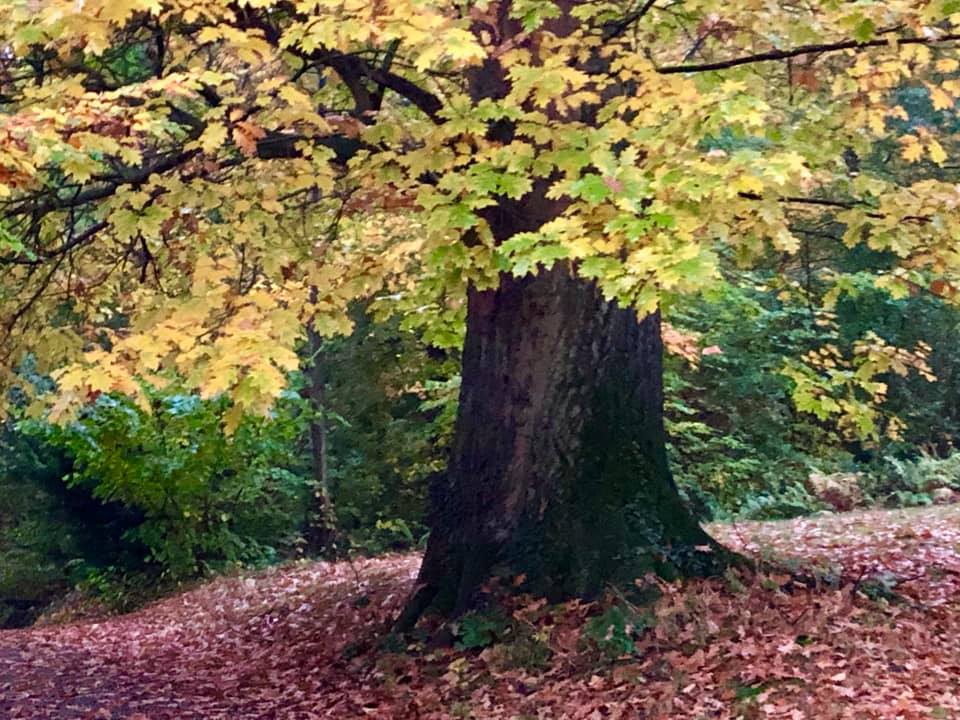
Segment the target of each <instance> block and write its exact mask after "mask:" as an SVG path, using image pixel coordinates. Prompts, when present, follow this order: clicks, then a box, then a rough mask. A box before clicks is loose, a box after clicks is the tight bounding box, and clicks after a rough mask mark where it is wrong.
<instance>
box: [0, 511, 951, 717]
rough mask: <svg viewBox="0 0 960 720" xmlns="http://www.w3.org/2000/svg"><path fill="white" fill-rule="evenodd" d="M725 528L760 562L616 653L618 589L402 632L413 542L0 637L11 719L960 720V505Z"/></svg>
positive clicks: (707, 587)
mask: <svg viewBox="0 0 960 720" xmlns="http://www.w3.org/2000/svg"><path fill="white" fill-rule="evenodd" d="M710 530H711V532H713V533H714V535H715V536H717V537H718V538H719V539H720V540H722V541H723V542H725V543H726V544H728V545H729V546H731V547H733V548H735V549H737V550H739V551H741V552H742V553H744V554H745V555H746V556H747V557H749V558H751V559H752V562H753V563H754V564H755V566H756V567H755V569H752V570H738V571H736V572H729V573H728V574H727V575H726V576H725V577H723V578H714V579H709V580H690V581H686V582H678V583H664V582H662V581H657V580H655V579H652V578H651V579H648V582H650V583H652V584H655V585H656V589H657V592H658V595H659V597H658V599H656V600H655V601H653V603H652V604H651V605H649V606H647V607H644V608H642V610H643V612H644V613H646V616H647V617H648V618H649V621H647V622H644V623H642V624H641V625H639V626H636V627H633V626H629V627H626V628H625V630H622V632H627V631H629V633H630V634H629V638H628V640H627V641H626V645H625V646H623V647H621V648H619V650H618V651H617V653H616V654H614V655H610V654H609V653H602V652H599V651H598V650H597V647H596V644H595V643H591V642H590V639H589V637H588V633H587V632H586V631H585V628H587V627H588V626H589V624H590V622H591V619H592V618H597V617H598V616H603V615H602V613H603V611H604V609H605V608H609V607H610V606H611V605H612V604H616V603H618V602H628V601H627V600H625V599H623V597H622V596H618V595H611V596H610V597H609V598H606V599H605V600H604V601H602V602H587V601H571V602H569V603H565V604H562V605H554V606H549V605H547V604H546V603H544V602H543V601H542V600H535V599H533V598H529V597H523V596H520V597H515V598H514V599H513V600H512V601H511V604H510V606H509V607H507V608H506V611H505V612H507V613H511V620H510V621H511V623H512V627H514V628H516V632H517V633H519V634H520V637H518V638H517V639H515V640H512V641H510V642H506V641H504V642H501V643H500V644H494V645H492V646H488V647H484V648H480V647H470V648H464V647H463V644H460V645H459V647H461V648H463V649H457V647H458V645H452V646H451V644H450V643H446V644H440V645H441V646H439V647H438V646H437V645H438V643H431V642H429V641H427V640H416V641H409V644H406V645H405V644H404V643H399V644H398V643H397V642H392V643H391V642H389V641H388V642H384V629H385V628H386V627H387V626H388V625H389V622H390V619H391V618H392V617H394V616H395V614H396V613H397V612H398V610H399V608H400V607H401V605H402V603H403V601H404V599H405V598H406V596H407V593H409V592H410V590H411V589H412V587H413V584H414V581H415V576H416V571H417V567H418V564H419V556H417V555H413V554H408V555H391V556H386V557H382V558H376V559H360V560H355V561H353V562H352V563H349V562H340V563H325V562H316V563H297V564H292V565H288V566H284V567H279V568H273V569H270V570H267V571H263V572H258V573H254V574H249V575H245V576H241V577H223V578H219V579H216V580H214V581H212V582H210V583H208V584H205V585H203V586H200V587H198V588H196V589H193V590H190V591H187V592H184V593H181V594H179V595H177V596H174V597H170V598H167V599H165V600H162V601H159V602H157V603H154V604H151V605H149V606H147V607H144V608H142V609H141V610H139V611H137V612H134V613H131V614H129V615H123V616H117V617H108V618H101V619H93V620H81V621H77V622H72V623H68V624H65V625H58V626H45V627H34V628H30V629H26V630H12V631H5V632H2V633H0V717H2V718H10V719H11V720H15V719H20V718H24V719H26V718H30V719H33V718H53V719H59V718H63V719H71V720H73V719H78V720H79V719H87V718H90V719H93V720H114V719H120V718H126V719H128V720H192V719H194V718H196V719H203V720H207V719H210V720H213V719H216V718H224V719H227V718H229V719H230V720H245V719H247V718H251V719H253V718H256V719H261V718H263V719H268V718H273V719H276V720H287V719H289V720H299V719H301V718H302V719H304V720H309V719H317V718H386V719H392V718H397V719H406V718H410V719H423V720H428V719H437V720H440V719H446V718H478V719H481V718H490V719H491V720H497V719H501V718H502V719H504V720H506V719H510V720H531V719H537V720H540V719H544V720H545V719H551V720H552V719H557V720H566V719H569V720H581V719H583V720H605V719H613V720H615V719H617V718H622V719H627V718H691V719H693V718H747V719H749V718H788V719H789V720H801V719H804V718H817V719H818V720H819V719H821V718H822V719H826V720H830V719H833V718H837V719H841V718H857V719H859V718H884V719H886V718H890V719H891V720H892V719H895V718H900V719H902V720H913V719H915V718H916V719H919V718H957V717H960V592H958V591H960V506H943V507H931V508H921V509H914V510H903V511H861V512H854V513H844V514H837V515H825V516H819V517H810V518H802V519H797V520H792V521H779V522H751V523H739V524H735V525H714V526H711V528H710ZM785 568H786V570H785ZM603 617H606V616H603Z"/></svg>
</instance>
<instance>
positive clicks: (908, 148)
mask: <svg viewBox="0 0 960 720" xmlns="http://www.w3.org/2000/svg"><path fill="white" fill-rule="evenodd" d="M900 144H901V145H902V146H903V147H902V148H901V149H900V156H901V157H902V158H903V159H904V160H906V161H907V162H917V160H919V159H920V158H921V157H923V145H921V144H920V140H919V139H918V138H917V136H916V135H904V136H903V137H901V138H900Z"/></svg>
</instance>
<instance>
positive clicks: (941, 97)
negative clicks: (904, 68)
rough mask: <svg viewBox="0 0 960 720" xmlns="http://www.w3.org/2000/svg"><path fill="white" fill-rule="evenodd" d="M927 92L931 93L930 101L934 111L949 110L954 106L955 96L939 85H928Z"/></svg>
mask: <svg viewBox="0 0 960 720" xmlns="http://www.w3.org/2000/svg"><path fill="white" fill-rule="evenodd" d="M927 90H929V91H930V101H931V102H932V103H933V109H934V110H949V109H950V108H952V107H953V106H954V103H955V101H954V99H953V96H952V95H950V94H949V93H948V92H947V91H946V90H944V89H943V88H942V87H940V86H939V85H930V84H928V85H927Z"/></svg>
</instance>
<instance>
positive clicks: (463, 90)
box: [0, 0, 960, 411]
mask: <svg viewBox="0 0 960 720" xmlns="http://www.w3.org/2000/svg"><path fill="white" fill-rule="evenodd" d="M635 10H636V8H635V7H634V6H633V4H627V3H618V2H612V3H601V4H588V5H582V6H578V7H576V8H575V9H574V10H573V11H572V12H571V13H570V14H569V15H564V10H563V8H562V7H561V6H559V5H557V4H556V3H553V2H547V1H544V0H523V2H514V3H512V4H511V6H510V8H509V14H510V17H511V22H510V23H508V25H509V27H506V26H505V25H503V23H502V22H500V20H499V19H498V18H499V16H498V15H497V11H496V9H495V8H494V7H493V6H487V5H483V4H480V5H477V6H475V7H471V8H469V9H468V10H464V11H463V12H462V13H454V12H451V11H450V6H449V4H448V3H440V2H434V1H433V0H427V1H426V2H420V1H414V0H387V1H386V2H382V3H377V4H375V5H373V6H371V4H370V3H369V2H366V1H365V0H303V1H302V2H293V3H286V4H284V3H276V2H273V1H272V0H254V1H252V2H247V3H242V4H240V5H237V4H235V3H229V2H226V0H203V1H202V2H196V1H194V0H190V1H187V0H165V1H163V2H160V0H125V1H124V2H121V3H107V2H105V0H89V1H88V2H85V3H77V2H74V1H73V0H51V2H49V3H44V4H43V7H42V9H41V10H40V11H39V12H37V11H35V8H34V7H33V3H32V2H31V1H30V0H14V1H13V2H10V3H7V4H5V5H4V6H3V7H2V8H0V27H2V28H3V30H4V36H5V37H9V38H11V50H10V52H11V53H12V54H11V55H9V57H7V56H4V59H3V62H4V63H5V65H4V68H6V67H7V65H10V68H11V70H14V69H15V70H16V72H10V73H7V74H3V73H0V82H2V83H3V88H2V92H0V95H2V96H3V97H4V100H5V102H4V112H5V114H4V115H3V121H2V123H0V202H4V203H8V204H6V205H4V206H3V212H4V218H5V220H9V222H5V223H4V229H5V231H6V232H7V233H8V234H10V236H11V238H13V240H12V241H8V242H6V244H5V247H6V248H7V250H6V251H7V252H9V253H13V255H14V256H15V259H16V261H17V262H16V263H13V264H12V265H11V266H10V270H9V273H8V277H9V278H10V280H9V282H8V285H9V288H10V289H9V290H6V289H5V291H4V294H0V319H8V318H11V317H13V316H14V315H17V318H16V321H15V322H13V324H12V325H11V328H12V329H11V330H10V332H8V333H7V337H5V338H4V342H5V343H6V344H8V345H9V346H10V347H12V348H15V351H13V352H12V354H11V358H12V357H14V356H15V355H18V354H22V352H27V351H34V352H36V351H38V350H39V349H40V345H39V341H37V340H35V339H32V338H37V337H39V327H40V326H41V325H42V321H41V320H40V318H42V317H43V316H44V314H45V313H46V314H56V312H55V311H58V310H59V308H60V305H59V304H58V303H61V302H62V299H63V298H64V297H69V298H70V301H71V305H70V313H72V314H62V315H61V316H58V317H62V318H63V320H62V326H61V327H60V330H61V331H62V332H63V333H64V336H66V335H67V334H69V335H70V336H71V337H72V338H73V339H72V340H71V341H70V342H69V343H65V344H64V346H63V347H62V348H61V349H60V350H57V351H56V352H53V353H52V354H51V358H52V357H55V358H56V360H55V361H54V360H51V366H55V365H63V364H64V363H65V362H68V361H70V360H74V361H77V362H79V363H81V366H83V367H85V368H86V370H85V372H87V371H89V372H93V368H94V366H95V365H103V366H104V368H107V370H104V372H107V374H108V375H109V377H110V382H109V383H107V380H106V379H104V378H103V377H97V376H93V375H91V376H90V378H88V379H84V377H86V376H84V377H81V376H80V375H78V376H76V383H75V385H76V395H77V397H78V398H79V397H80V396H82V395H83V394H84V392H87V391H86V390H85V388H87V387H94V386H96V387H98V388H99V387H100V386H104V385H109V386H110V387H115V389H119V388H121V386H123V387H128V385H127V384H126V383H128V382H130V381H132V380H130V379H134V380H135V381H136V382H141V381H145V382H146V381H149V382H159V381H160V380H159V376H160V375H163V373H168V374H179V375H182V376H184V377H186V378H187V379H188V380H189V382H191V383H192V384H193V385H194V386H195V387H196V388H198V389H200V391H201V392H203V393H205V394H208V395H217V394H220V393H224V394H229V395H230V396H231V397H233V398H234V399H235V400H236V401H237V404H238V406H242V407H245V408H248V409H256V410H259V411H262V410H263V409H265V408H266V407H267V405H268V404H269V398H270V397H271V396H272V395H275V394H276V393H277V392H279V388H280V387H281V386H282V376H283V374H284V373H285V372H287V371H288V369H289V367H290V366H291V362H292V361H291V356H290V354H289V353H291V352H292V351H293V348H294V347H295V346H296V344H297V342H298V341H299V340H298V338H299V337H300V335H301V334H302V329H303V327H304V326H305V324H306V323H307V322H311V321H312V322H315V323H316V324H317V327H320V328H323V330H324V332H331V333H333V332H338V331H343V330H345V329H347V328H348V327H349V323H348V322H347V321H346V320H345V313H344V311H345V308H346V307H347V306H348V304H349V303H350V302H351V301H352V300H354V299H358V298H369V297H371V296H375V297H377V298H378V300H377V302H376V307H377V308H378V312H383V311H385V310H384V309H385V308H386V307H393V308H395V309H396V310H397V312H398V313H400V314H401V315H403V316H404V317H405V318H417V319H416V320H415V322H418V323H419V327H421V329H424V330H425V332H428V333H429V332H433V328H432V326H431V323H432V322H435V324H436V325H435V328H436V332H437V334H438V337H439V336H440V335H442V336H443V337H445V338H446V340H445V342H447V341H451V342H452V341H453V340H452V339H455V338H458V337H459V335H458V331H457V330H451V327H452V323H453V322H457V321H459V319H462V312H463V309H462V305H461V301H462V297H463V291H464V287H465V286H466V284H467V283H468V282H473V283H475V284H476V285H477V286H480V287H489V286H492V285H494V284H495V283H496V282H497V279H498V273H500V272H512V273H514V274H518V275H522V274H526V273H533V272H537V271H539V270H541V269H543V268H546V267H550V266H552V265H554V264H556V263H558V262H566V263H569V265H570V268H571V270H572V271H573V272H577V273H579V274H580V275H581V276H582V277H584V278H587V279H591V280H595V281H596V282H597V284H598V285H599V286H600V288H601V289H602V291H603V292H604V293H606V294H607V295H608V296H610V297H615V298H617V299H619V300H620V301H621V302H624V303H630V304H633V305H634V306H636V307H637V309H638V310H639V311H640V312H646V311H649V310H651V309H653V308H655V307H656V306H657V305H658V303H660V302H662V301H663V300H664V299H665V298H675V297H678V296H680V295H682V294H684V293H690V292H698V291H701V290H703V289H704V288H706V287H709V286H710V285H711V284H712V283H713V282H715V280H716V278H717V277H718V274H719V271H718V266H719V264H720V263H719V261H718V257H720V256H722V255H725V254H729V255H731V256H732V257H733V258H735V259H736V260H737V261H738V262H740V263H749V262H751V261H754V260H756V259H758V258H760V257H763V256H764V255H765V254H767V253H770V252H774V253H779V254H782V255H783V256H784V257H789V256H790V255H792V254H794V253H796V252H798V250H799V249H800V247H801V242H800V236H799V235H798V232H797V228H798V227H801V226H803V225H804V224H809V223H813V222H816V223H824V222H832V221H836V222H837V223H839V224H841V225H843V226H844V227H842V228H840V229H838V230H837V234H838V236H842V239H843V242H845V243H846V244H848V245H850V246H853V245H858V244H863V245H866V246H867V247H869V248H871V249H874V250H877V251H884V252H891V253H892V254H893V255H895V256H896V257H897V258H898V261H899V262H900V263H901V264H902V265H903V269H904V271H905V272H907V273H909V274H910V279H911V282H915V283H919V284H922V285H925V286H930V285H931V283H934V282H943V283H946V285H944V287H947V286H948V285H949V286H951V287H952V284H951V283H952V282H953V280H954V278H955V277H956V276H960V254H958V253H957V252H956V249H955V238H956V237H957V236H958V234H960V220H958V217H957V196H956V188H955V187H954V185H953V178H952V176H950V175H949V173H950V172H951V168H950V165H951V163H950V158H951V157H952V155H953V154H955V148H956V145H957V142H956V140H957V139H956V137H955V128H954V125H953V124H952V123H953V122H954V120H955V112H954V108H955V104H956V98H957V97H960V81H958V80H957V79H956V78H955V77H954V75H955V74H956V72H957V70H958V68H960V59H958V57H957V52H956V49H955V48H954V47H953V46H952V45H951V44H950V43H948V42H941V40H942V39H943V38H946V37H949V36H950V35H951V33H953V32H954V20H955V18H952V17H951V15H953V14H954V13H955V12H956V11H957V10H956V9H955V8H953V7H952V5H951V2H937V3H930V4H927V5H926V6H924V7H923V8H918V7H917V6H916V4H915V3H911V2H906V0H902V1H901V0H898V1H896V2H886V3H880V2H863V3H858V4H857V5H856V6H855V7H854V6H849V5H843V4H827V5H824V4H818V5H816V6H811V7H802V8H800V7H794V6H789V7H788V6H786V5H783V4H781V3H766V4H762V7H761V6H758V5H757V4H756V3H744V2H736V3H732V4H731V3H718V2H714V1H713V0H709V1H704V2H699V3H695V4H694V5H690V6H688V7H685V8H684V9H683V12H675V11H671V10H668V9H665V8H664V7H663V6H662V4H657V3H655V4H653V5H651V6H649V7H645V9H644V13H643V17H640V16H639V15H637V16H636V17H634V16H633V14H632V13H634V11H635ZM625 20H630V22H626V24H623V23H624V21H625ZM161 31H162V33H161V34H158V33H160V32H161ZM36 43H42V44H46V50H45V52H47V53H48V54H49V56H50V57H49V59H48V60H45V61H44V62H45V64H44V66H43V67H42V73H41V72H39V71H38V70H37V69H36V65H35V63H34V65H31V64H30V63H28V62H27V61H26V58H27V56H28V54H29V53H31V52H32V50H31V47H32V45H33V44H36ZM804 45H813V46H817V47H818V48H820V49H817V50H809V51H804V52H800V51H797V52H793V53H792V54H790V55H789V57H786V56H785V57H782V58H774V59H771V56H770V53H771V52H773V53H774V54H775V53H776V52H780V51H789V50H791V48H798V47H801V46H804ZM481 64H482V69H481V67H480V66H481ZM5 72H6V70H4V73H5ZM7 75H9V78H8V77H7ZM15 78H19V79H15ZM931 117H932V118H934V120H935V121H931V120H930V118H931ZM880 154H887V155H889V161H885V163H880V162H873V163H868V162H866V159H868V158H874V157H875V156H877V155H880ZM851 158H855V159H856V162H853V161H852V160H851ZM541 196H542V197H541ZM71 198H75V199H71ZM534 198H539V199H537V200H534ZM35 200H39V201H41V206H40V207H39V209H40V210H41V212H39V213H38V217H39V218H40V219H39V220H38V221H36V222H34V221H33V220H32V219H31V218H32V215H31V203H33V202H34V201H35ZM538 202H539V203H541V206H540V207H539V208H534V207H532V206H531V205H530V203H533V204H536V203H538ZM544 208H547V209H546V210H544ZM534 211H536V212H534ZM498 213H499V215H498ZM534 216H536V218H537V220H536V222H532V220H531V218H533V217H534ZM507 219H509V220H510V222H512V223H513V225H515V226H516V227H514V229H513V230H512V231H510V232H507V231H504V229H503V227H499V228H498V227H494V226H496V225H498V223H499V225H501V226H503V225H504V223H505V221H506V220H507ZM507 224H509V223H507ZM531 225H533V226H532V227H531ZM101 226H102V227H101ZM84 228H96V232H95V233H94V235H93V236H92V237H90V238H84V237H83V236H82V235H81V233H82V231H83V229H84ZM26 229H29V232H25V230H26ZM511 235H512V237H511ZM78 237H79V240H77V238H78ZM65 239H66V240H65ZM74 240H76V242H77V246H76V247H75V248H74V247H72V246H71V247H70V248H69V250H68V251H64V254H63V257H62V260H63V263H62V264H61V265H56V262H57V259H58V258H59V257H60V256H59V255H57V254H56V250H57V249H58V248H60V249H62V247H63V245H64V243H65V242H66V243H70V242H73V241H74ZM67 259H69V262H67ZM34 262H36V263H37V267H40V266H42V267H43V268H53V270H52V272H51V274H50V275H49V279H48V280H46V281H45V282H47V283H48V285H47V286H46V287H45V288H42V289H41V291H40V293H39V294H38V295H37V297H36V299H35V300H31V297H32V296H33V292H34V291H35V290H36V289H37V285H36V283H37V278H43V277H46V275H45V274H44V273H43V272H40V273H37V272H36V271H35V270H31V268H33V267H34V265H31V264H30V263H34ZM211 268H215V270H216V271H215V272H214V270H213V269H211ZM4 270H7V268H6V267H5V268H4ZM890 277H894V275H893V274H891V275H890ZM901 279H902V278H901ZM892 287H893V285H891V288H892ZM311 293H312V294H313V296H314V297H313V299H312V300H311ZM387 298H389V300H387ZM24 304H27V305H30V306H31V307H30V308H29V310H30V311H29V312H27V311H24V312H21V313H19V314H18V311H19V308H20V307H21V306H23V305H24ZM424 308H427V309H429V310H424ZM425 318H434V320H428V319H425ZM411 322H414V321H413V320H411ZM151 333H152V337H151V339H150V341H149V342H148V341H146V340H143V337H144V336H146V335H149V334H151ZM137 338H140V339H137ZM107 339H109V343H107V342H106V340H107ZM107 344H109V345H110V347H111V352H109V353H107V355H108V356H109V357H107V356H97V358H98V359H97V360H96V361H92V360H90V358H89V357H87V358H86V360H85V359H84V355H83V354H82V353H80V352H79V351H78V348H82V347H85V349H86V351H87V352H97V351H99V350H103V351H104V352H106V349H105V347H106V345H107ZM264 348H276V349H271V350H270V351H265V350H264ZM47 349H48V348H47V347H46V346H45V347H44V350H47ZM4 362H8V361H7V360H4ZM78 367H79V366H78ZM121 370H122V372H121ZM89 372H88V374H89ZM110 373H113V375H110ZM123 373H126V375H124V376H123V378H127V379H123V378H121V375H122V374H123ZM148 376H149V377H148ZM73 377H74V376H68V378H73ZM67 384H69V383H67ZM65 386H66V385H65Z"/></svg>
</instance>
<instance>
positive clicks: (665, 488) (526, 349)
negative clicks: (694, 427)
mask: <svg viewBox="0 0 960 720" xmlns="http://www.w3.org/2000/svg"><path fill="white" fill-rule="evenodd" d="M661 354H662V344H661V340H660V320H659V316H658V315H651V316H649V317H647V318H645V319H643V320H640V319H638V317H637V314H636V312H635V311H633V310H632V309H623V308H620V307H618V306H617V304H616V303H614V302H608V301H605V300H604V299H603V297H602V296H601V294H600V293H599V291H598V290H597V288H596V286H595V285H594V284H593V283H592V282H589V281H585V280H582V279H579V278H577V277H575V276H574V275H573V274H572V273H571V271H570V268H569V266H568V265H566V264H563V263H561V264H558V265H556V266H555V267H554V268H553V269H551V270H549V271H545V272H541V273H540V274H538V275H536V276H527V277H523V278H515V277H511V276H507V275H504V276H503V277H502V278H501V284H500V287H499V288H498V289H496V290H484V291H478V290H476V289H471V290H470V293H469V306H468V312H467V337H466V343H465V346H464V352H463V385H462V389H461V393H460V408H459V417H458V420H457V426H456V432H455V437H454V442H453V447H452V456H451V459H450V465H449V468H448V470H447V473H446V474H445V475H444V476H442V477H441V478H438V480H437V482H436V486H435V488H434V496H433V498H432V499H433V503H434V508H433V511H434V515H433V519H432V526H431V527H432V529H431V534H430V539H429V543H428V545H427V551H426V556H425V557H424V561H423V566H422V568H421V570H420V576H419V585H420V587H419V590H418V592H417V593H416V594H415V595H414V597H413V598H412V599H411V601H410V604H409V605H408V607H407V610H406V612H405V614H404V616H403V617H402V618H401V619H400V622H399V625H400V626H404V625H406V626H409V625H410V623H412V622H413V621H415V619H416V617H417V616H418V615H419V614H420V613H421V612H422V611H423V610H424V609H426V607H427V606H428V605H431V604H432V605H433V606H434V607H435V608H437V609H440V610H441V611H443V612H447V613H449V612H452V613H454V614H457V613H460V612H463V611H464V610H467V609H469V608H470V607H471V606H472V604H473V603H474V602H475V600H476V598H477V594H478V591H479V589H480V588H481V586H482V585H483V584H484V582H485V581H486V580H487V579H488V578H489V577H490V576H491V574H492V572H494V571H495V570H496V569H497V568H498V567H502V568H503V569H504V570H505V571H507V572H509V573H510V574H511V575H513V574H516V575H519V574H523V575H525V577H526V580H525V585H524V586H525V587H528V588H529V589H531V590H532V591H534V592H543V593H545V594H547V595H548V596H554V597H562V596H572V595H578V594H590V593H595V592H597V591H598V590H600V589H602V588H603V587H604V585H606V584H607V583H610V582H617V581H629V580H632V579H633V578H636V577H639V576H641V575H643V574H644V573H645V572H649V571H657V572H660V573H676V572H678V571H680V572H702V571H706V570H712V569H714V568H715V567H716V566H717V559H718V557H719V556H718V553H717V551H718V550H719V548H717V547H716V545H715V544H713V543H712V541H711V540H710V538H709V537H708V536H707V535H706V533H705V532H704V531H703V530H702V529H701V528H700V526H699V525H698V523H697V522H696V521H695V520H694V519H693V517H692V516H691V515H690V513H689V512H688V510H687V509H686V507H685V506H684V504H683V502H682V501H681V498H680V497H679V495H678V494H677V491H676V487H675V486H674V484H673V480H672V478H671V476H670V471H669V468H668V466H667V457H666V447H665V436H664V427H663V398H662V389H661V388H662V368H661Z"/></svg>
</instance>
